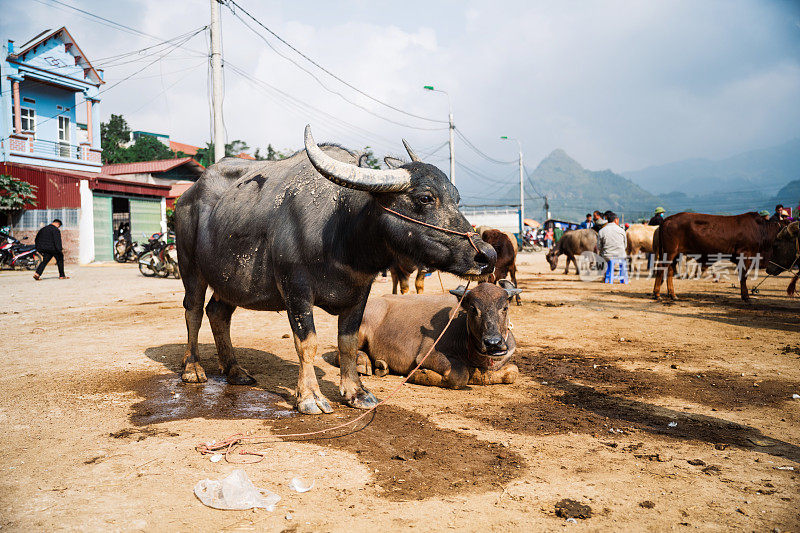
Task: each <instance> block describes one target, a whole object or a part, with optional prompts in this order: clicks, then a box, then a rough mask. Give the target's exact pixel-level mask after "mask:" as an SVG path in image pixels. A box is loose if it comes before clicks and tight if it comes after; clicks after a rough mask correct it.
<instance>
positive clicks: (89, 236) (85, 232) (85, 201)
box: [78, 180, 94, 265]
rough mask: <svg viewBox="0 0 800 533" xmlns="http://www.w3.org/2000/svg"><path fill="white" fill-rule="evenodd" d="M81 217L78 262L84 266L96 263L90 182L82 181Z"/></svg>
mask: <svg viewBox="0 0 800 533" xmlns="http://www.w3.org/2000/svg"><path fill="white" fill-rule="evenodd" d="M80 193H81V215H80V219H79V220H78V228H79V229H80V241H79V243H78V262H79V263H80V264H82V265H85V264H86V263H91V262H92V261H94V196H92V191H91V189H89V180H81V183H80Z"/></svg>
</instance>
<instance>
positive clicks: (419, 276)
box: [414, 268, 425, 294]
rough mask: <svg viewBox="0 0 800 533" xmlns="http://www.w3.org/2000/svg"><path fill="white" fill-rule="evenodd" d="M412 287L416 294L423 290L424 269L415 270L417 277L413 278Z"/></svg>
mask: <svg viewBox="0 0 800 533" xmlns="http://www.w3.org/2000/svg"><path fill="white" fill-rule="evenodd" d="M414 288H415V289H416V290H417V294H422V293H423V292H425V270H423V269H421V268H420V269H419V270H417V279H415V280H414Z"/></svg>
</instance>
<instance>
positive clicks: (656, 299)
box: [650, 293, 661, 301]
mask: <svg viewBox="0 0 800 533" xmlns="http://www.w3.org/2000/svg"><path fill="white" fill-rule="evenodd" d="M650 298H652V299H653V300H655V301H658V300H659V298H661V296H659V295H658V294H655V293H653V294H651V295H650Z"/></svg>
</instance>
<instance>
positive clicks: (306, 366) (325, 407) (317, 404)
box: [284, 292, 333, 415]
mask: <svg viewBox="0 0 800 533" xmlns="http://www.w3.org/2000/svg"><path fill="white" fill-rule="evenodd" d="M284 294H287V296H289V294H288V292H284ZM286 304H287V308H288V309H287V312H286V314H287V315H288V316H289V325H290V326H291V328H292V333H294V348H295V350H297V356H298V357H299V359H300V373H299V376H298V377H297V392H296V393H295V395H296V397H297V410H298V411H300V412H301V413H303V414H307V415H318V414H321V413H332V412H333V407H331V404H330V403H329V402H328V400H327V399H326V398H325V396H323V395H322V392H320V390H319V383H318V382H317V375H316V374H315V373H314V358H315V357H316V356H317V332H316V329H315V327H314V314H313V312H312V306H311V302H310V298H308V299H305V298H301V297H300V296H298V295H293V296H292V297H287V298H286Z"/></svg>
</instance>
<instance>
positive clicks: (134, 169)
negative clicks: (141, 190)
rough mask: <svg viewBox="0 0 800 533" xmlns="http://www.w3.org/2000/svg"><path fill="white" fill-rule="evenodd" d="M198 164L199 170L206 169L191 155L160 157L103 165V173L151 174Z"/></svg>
mask: <svg viewBox="0 0 800 533" xmlns="http://www.w3.org/2000/svg"><path fill="white" fill-rule="evenodd" d="M186 164H188V165H191V166H196V167H197V169H198V170H200V171H202V170H204V169H205V167H204V166H203V165H201V164H200V163H198V162H197V161H195V160H194V159H192V158H191V157H181V158H179V159H159V160H156V161H141V162H139V163H117V164H114V165H103V169H102V171H103V174H111V175H112V176H114V175H118V174H149V173H158V172H166V171H168V170H172V169H173V168H176V167H179V166H181V165H186Z"/></svg>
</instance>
